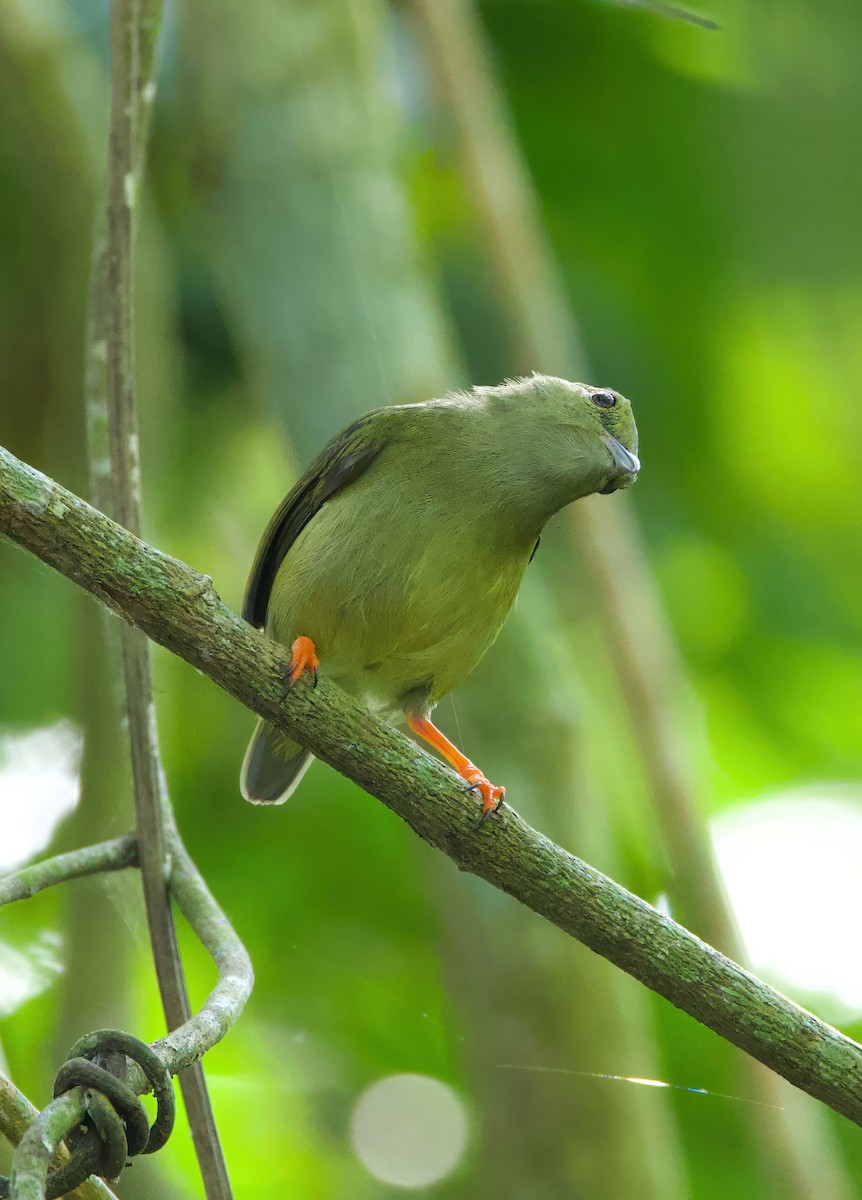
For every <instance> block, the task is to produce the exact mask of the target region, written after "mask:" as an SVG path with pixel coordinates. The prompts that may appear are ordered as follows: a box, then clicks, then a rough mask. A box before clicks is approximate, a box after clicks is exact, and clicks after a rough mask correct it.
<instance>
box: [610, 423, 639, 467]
mask: <svg viewBox="0 0 862 1200" xmlns="http://www.w3.org/2000/svg"><path fill="white" fill-rule="evenodd" d="M605 444H606V445H607V447H608V449H609V450H610V452H611V458H612V459H613V460H614V462H615V463H616V465H617V466H618V467H619V470H620V475H637V473H638V471H639V470H640V469H641V464H640V459H639V458H638V456H637V455H636V454H632V452H631V450H627V449H626V448H625V446H624V445H623V444H622V442H619V441H617V439H616V438H615V437H614V436H613V434H610V433H606V434H605Z"/></svg>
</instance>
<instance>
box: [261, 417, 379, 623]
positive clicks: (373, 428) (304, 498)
mask: <svg viewBox="0 0 862 1200" xmlns="http://www.w3.org/2000/svg"><path fill="white" fill-rule="evenodd" d="M399 416H400V412H399V409H398V408H381V409H375V410H374V412H370V413H366V414H365V416H363V417H360V418H359V420H358V421H354V422H353V424H352V425H348V426H347V428H346V429H342V431H341V432H340V433H338V434H336V436H335V437H334V438H333V439H332V441H330V442H328V443H327V445H326V446H324V448H323V450H321V452H320V454H318V456H317V458H316V459H315V460H314V462H313V463H312V464H311V466H310V467H309V468H308V470H307V471H306V472H305V474H304V475H303V476H302V477H301V478H300V479H299V480H298V481H297V482H296V484H295V485H294V486H293V488H291V490H290V491H289V492H288V494H287V496H285V498H284V500H283V502H282V504H281V505H280V507H279V508H278V510H277V512H276V513H275V515H274V516H273V518H272V520H271V521H270V523H269V525H268V526H267V528H266V531H265V533H264V535H263V538H262V539H261V542H260V545H259V546H258V549H257V554H256V555H255V560H254V565H253V566H252V569H251V574H250V575H249V579H248V583H247V584H246V589H245V597H244V598H243V605H242V615H243V618H244V619H245V620H246V621H248V623H249V624H250V625H254V626H255V627H256V628H257V629H263V628H264V626H265V624H266V610H267V607H268V605H269V597H270V593H271V591H272V585H273V581H274V580H275V576H276V573H277V572H278V568H279V567H280V566H281V564H282V562H283V561H284V558H285V555H286V554H287V552H288V550H290V547H291V546H292V545H293V543H294V542H295V541H296V539H297V538H298V537H299V534H300V533H301V532H302V530H303V529H304V528H305V526H306V525H307V524H308V522H309V521H310V520H311V519H312V517H313V516H314V515H315V513H317V512H319V510H320V509H321V507H322V506H323V505H324V504H325V503H326V501H327V500H329V499H330V497H332V496H334V495H335V493H336V492H338V491H340V490H341V488H343V487H346V486H347V485H348V484H349V483H352V482H353V481H354V480H355V479H358V478H359V476H360V475H362V474H363V473H364V472H365V471H367V470H368V468H369V466H370V465H371V464H372V463H373V462H374V460H375V459H376V458H377V456H378V455H379V454H380V452H381V450H383V448H384V447H385V446H386V445H387V444H388V443H389V442H390V441H392V440H394V438H395V436H396V430H397V428H398V425H399V424H400V422H399Z"/></svg>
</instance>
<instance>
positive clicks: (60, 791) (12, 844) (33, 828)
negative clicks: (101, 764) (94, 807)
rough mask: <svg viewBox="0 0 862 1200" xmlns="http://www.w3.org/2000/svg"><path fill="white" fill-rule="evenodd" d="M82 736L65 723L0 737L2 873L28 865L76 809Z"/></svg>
mask: <svg viewBox="0 0 862 1200" xmlns="http://www.w3.org/2000/svg"><path fill="white" fill-rule="evenodd" d="M80 762H81V735H80V732H79V731H78V730H77V729H76V728H75V727H74V725H72V724H71V723H70V722H69V721H58V722H57V723H56V724H55V725H47V726H45V727H44V728H43V729H33V730H30V731H29V732H28V733H19V734H7V735H6V736H0V812H2V814H3V843H2V846H0V870H4V871H7V870H10V869H12V868H14V867H16V866H18V864H19V863H22V862H27V861H28V860H29V859H31V858H32V857H33V856H34V855H35V854H38V853H39V851H40V850H44V849H45V847H46V846H47V845H48V843H49V842H50V840H51V837H52V836H53V833H54V830H55V829H56V827H57V825H58V824H59V823H60V821H61V820H62V819H63V817H65V816H66V815H67V814H68V813H70V812H71V811H72V810H73V809H74V807H75V805H76V804H77V803H78V794H79V791H80V779H79V769H80Z"/></svg>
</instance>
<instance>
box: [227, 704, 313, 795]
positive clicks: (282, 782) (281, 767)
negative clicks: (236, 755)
mask: <svg viewBox="0 0 862 1200" xmlns="http://www.w3.org/2000/svg"><path fill="white" fill-rule="evenodd" d="M313 758H314V755H313V754H311V753H309V751H308V750H303V748H302V746H299V745H297V743H296V742H292V741H290V739H289V738H286V737H285V736H284V734H283V733H279V731H278V730H277V729H275V728H274V727H273V726H272V725H270V724H269V723H268V722H266V721H258V723H257V725H256V726H255V730H254V733H253V734H252V738H251V741H250V742H249V744H248V750H246V752H245V758H244V760H243V764H242V772H241V773H240V777H239V786H240V790H241V791H242V794H243V796H244V797H245V798H246V800H250V801H251V803H252V804H284V802H285V800H286V799H287V798H288V796H290V795H292V793H293V792H294V790H295V789H296V788H297V787H298V785H299V781H300V780H301V779H302V777H303V775H304V774H305V772H306V771H307V770H308V768H309V766H310V765H311V762H312V759H313Z"/></svg>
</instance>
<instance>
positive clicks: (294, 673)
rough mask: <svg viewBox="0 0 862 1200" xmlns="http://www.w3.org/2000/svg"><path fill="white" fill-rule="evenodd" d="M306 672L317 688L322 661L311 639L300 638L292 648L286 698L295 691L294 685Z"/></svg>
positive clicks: (288, 667) (288, 666)
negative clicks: (309, 673) (308, 672)
mask: <svg viewBox="0 0 862 1200" xmlns="http://www.w3.org/2000/svg"><path fill="white" fill-rule="evenodd" d="M304 671H310V672H311V675H312V678H313V680H314V683H313V686H314V687H317V684H318V680H319V679H320V659H319V658H318V657H317V650H316V649H315V646H314V642H313V641H312V640H311V638H310V637H304V636H302V637H298V638H297V639H296V640H295V641H294V643H293V645H292V646H291V647H290V662H289V663H288V665H287V688H286V689H285V693H284V694H285V696H287V695H289V693H290V692H291V691H293V687H294V684H295V683H296V681H297V680H298V679H299V678H300V676H301V675H302V673H303V672H304Z"/></svg>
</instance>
